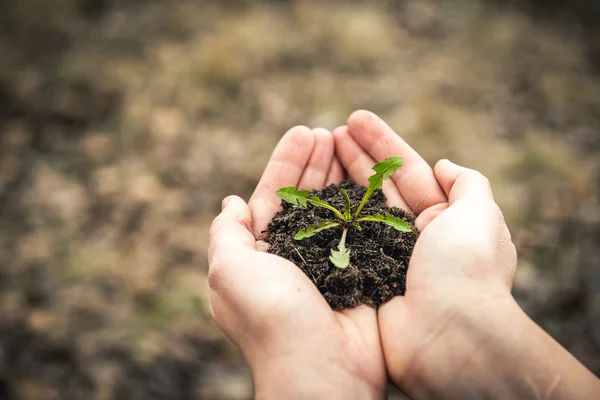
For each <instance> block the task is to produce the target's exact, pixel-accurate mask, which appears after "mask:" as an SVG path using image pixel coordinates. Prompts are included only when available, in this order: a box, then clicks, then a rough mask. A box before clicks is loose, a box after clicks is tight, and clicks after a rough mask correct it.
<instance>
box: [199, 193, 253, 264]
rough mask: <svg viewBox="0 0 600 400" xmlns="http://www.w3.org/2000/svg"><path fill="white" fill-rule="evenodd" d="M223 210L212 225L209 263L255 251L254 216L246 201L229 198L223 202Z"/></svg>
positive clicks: (238, 198) (235, 197) (209, 240)
mask: <svg viewBox="0 0 600 400" xmlns="http://www.w3.org/2000/svg"><path fill="white" fill-rule="evenodd" d="M222 208H223V210H222V211H221V214H219V215H218V216H217V217H216V218H215V220H214V221H213V223H212V225H211V226H210V233H209V239H208V262H209V264H212V263H213V262H214V261H215V259H217V258H221V257H223V258H225V257H229V256H231V255H239V254H241V253H243V252H244V251H247V250H254V249H255V243H256V240H255V239H254V236H253V235H252V231H251V229H252V214H251V213H250V208H249V207H248V205H247V204H246V202H245V201H244V200H242V199H241V198H240V197H238V196H229V197H226V198H225V199H224V200H223V203H222Z"/></svg>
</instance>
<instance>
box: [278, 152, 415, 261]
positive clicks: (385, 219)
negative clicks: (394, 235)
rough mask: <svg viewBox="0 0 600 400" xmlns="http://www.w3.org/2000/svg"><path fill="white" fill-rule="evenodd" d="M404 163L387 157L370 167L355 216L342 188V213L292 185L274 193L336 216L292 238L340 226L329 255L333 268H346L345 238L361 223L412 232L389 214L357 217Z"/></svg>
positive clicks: (402, 221)
mask: <svg viewBox="0 0 600 400" xmlns="http://www.w3.org/2000/svg"><path fill="white" fill-rule="evenodd" d="M403 162H404V160H403V159H402V157H390V158H388V159H385V160H383V161H382V162H380V163H377V164H375V165H374V166H373V170H374V171H375V174H373V175H372V176H371V177H370V178H369V187H368V188H367V192H366V193H365V195H364V196H363V198H362V201H361V202H360V204H359V206H358V208H357V209H356V211H354V213H352V210H350V198H349V197H348V193H346V190H345V189H343V188H342V189H340V194H341V195H342V197H343V199H344V211H343V212H340V211H339V210H338V209H337V208H335V207H333V206H332V205H331V204H329V203H327V202H325V201H323V200H321V199H319V198H318V197H316V196H312V197H309V195H308V193H309V191H308V190H297V189H296V188H295V187H293V186H292V187H286V188H282V189H279V190H278V191H277V195H278V196H279V197H281V198H282V199H283V200H284V201H287V202H288V203H290V204H293V205H299V206H301V207H305V208H306V207H307V205H308V203H310V204H312V205H313V206H315V207H321V208H326V209H328V210H330V211H331V212H332V213H333V214H334V215H335V216H336V217H337V220H333V221H327V222H321V223H320V224H314V225H309V226H307V227H306V228H304V229H302V230H300V231H299V232H298V233H296V235H295V236H294V239H296V240H302V239H306V238H308V237H311V236H314V235H316V234H317V233H319V232H322V231H324V230H326V229H331V228H336V227H338V226H341V227H343V233H342V237H341V239H340V243H339V245H338V247H337V250H335V249H331V256H330V257H329V259H330V260H331V262H332V263H333V265H335V266H336V267H338V268H346V267H347V266H348V265H350V249H347V248H346V235H347V233H348V229H350V228H353V229H356V230H358V231H361V230H362V227H361V226H360V223H361V222H380V223H383V224H386V225H389V226H391V227H393V228H395V229H397V230H399V231H401V232H411V229H410V226H409V225H408V224H407V223H406V222H405V221H404V220H402V219H400V218H396V217H394V216H393V215H391V214H386V215H385V216H384V215H381V214H377V215H366V216H362V217H361V216H360V212H361V211H362V209H363V207H364V206H365V204H366V203H367V201H368V200H369V198H370V197H371V195H372V194H373V192H375V190H376V189H379V188H381V187H382V186H383V181H384V180H385V179H387V178H389V177H390V176H392V174H393V173H394V172H395V171H396V170H397V169H398V168H400V167H401V166H402V163H403Z"/></svg>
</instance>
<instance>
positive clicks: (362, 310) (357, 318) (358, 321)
mask: <svg viewBox="0 0 600 400" xmlns="http://www.w3.org/2000/svg"><path fill="white" fill-rule="evenodd" d="M340 313H342V314H343V315H344V316H345V317H346V318H348V319H349V320H350V321H352V323H353V324H354V325H355V326H357V327H359V328H364V327H365V326H376V324H377V310H375V309H374V308H372V307H369V306H367V305H364V304H363V305H360V306H358V307H354V308H344V309H343V310H340ZM361 331H363V332H365V331H367V330H366V329H365V330H363V329H361ZM375 333H377V331H376V330H375ZM377 336H379V335H377ZM370 339H371V340H378V337H373V338H370Z"/></svg>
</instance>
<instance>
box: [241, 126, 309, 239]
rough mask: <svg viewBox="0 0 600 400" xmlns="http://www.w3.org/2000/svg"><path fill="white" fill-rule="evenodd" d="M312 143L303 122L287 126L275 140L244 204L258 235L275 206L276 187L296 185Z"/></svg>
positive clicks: (276, 206) (273, 212)
mask: <svg viewBox="0 0 600 400" xmlns="http://www.w3.org/2000/svg"><path fill="white" fill-rule="evenodd" d="M314 146H315V135H313V134H312V130H311V129H310V128H307V127H306V126H296V127H294V128H292V129H290V130H289V131H288V132H287V133H286V134H285V135H283V137H282V138H281V140H280V141H279V143H278V144H277V146H276V147H275V150H274V151H273V154H272V155H271V159H270V160H269V163H268V164H267V167H266V168H265V172H263V175H262V177H261V178H260V181H259V182H258V185H257V186H256V189H255V190H254V194H252V197H251V198H250V201H249V202H248V205H249V207H250V210H251V212H252V232H253V233H254V236H255V237H258V236H259V235H260V234H261V232H262V231H264V230H265V229H266V228H267V224H268V223H269V221H270V220H271V218H272V217H273V215H274V214H275V213H276V212H277V210H279V207H280V205H281V199H280V198H279V196H277V194H276V193H275V191H276V190H278V189H281V188H283V187H288V186H296V185H298V182H299V181H300V177H301V176H302V173H303V171H304V168H305V167H306V165H307V164H308V160H309V159H310V155H311V153H312V151H313V148H314Z"/></svg>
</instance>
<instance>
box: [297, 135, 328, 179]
mask: <svg viewBox="0 0 600 400" xmlns="http://www.w3.org/2000/svg"><path fill="white" fill-rule="evenodd" d="M313 135H314V136H315V146H314V147H313V150H312V153H311V155H310V159H309V160H308V164H307V165H306V168H304V172H303V173H302V177H300V183H299V184H298V188H301V189H309V190H313V189H321V188H322V187H323V186H324V185H325V179H326V178H327V173H328V172H329V167H330V166H331V161H332V160H333V152H334V144H333V136H332V135H331V132H329V131H328V130H327V129H323V128H317V129H313Z"/></svg>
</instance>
